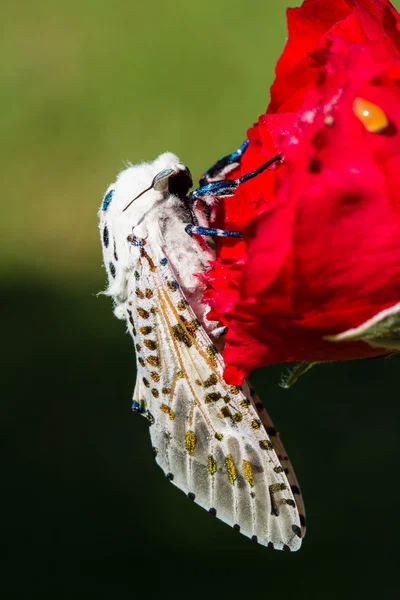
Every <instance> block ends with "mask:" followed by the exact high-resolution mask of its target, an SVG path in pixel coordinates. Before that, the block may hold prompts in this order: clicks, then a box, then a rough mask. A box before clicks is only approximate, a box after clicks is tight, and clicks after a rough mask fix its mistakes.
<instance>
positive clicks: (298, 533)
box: [292, 525, 301, 538]
mask: <svg viewBox="0 0 400 600" xmlns="http://www.w3.org/2000/svg"><path fill="white" fill-rule="evenodd" d="M292 531H293V533H295V534H296V535H297V537H299V538H301V529H300V527H299V526H298V525H292Z"/></svg>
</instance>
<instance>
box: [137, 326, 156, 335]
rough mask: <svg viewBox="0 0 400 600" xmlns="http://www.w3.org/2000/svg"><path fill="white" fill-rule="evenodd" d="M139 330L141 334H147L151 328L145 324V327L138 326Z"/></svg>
mask: <svg viewBox="0 0 400 600" xmlns="http://www.w3.org/2000/svg"><path fill="white" fill-rule="evenodd" d="M139 331H140V333H141V334H142V335H149V333H151V332H152V331H153V328H152V327H149V326H148V325H147V326H146V327H140V328H139Z"/></svg>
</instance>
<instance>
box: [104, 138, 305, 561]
mask: <svg viewBox="0 0 400 600" xmlns="http://www.w3.org/2000/svg"><path fill="white" fill-rule="evenodd" d="M239 150H240V149H239ZM238 152H239V151H238ZM237 154H238V153H233V154H232V155H229V157H224V159H221V161H222V162H221V161H219V163H217V166H218V169H217V168H214V170H213V169H210V170H209V171H208V172H207V173H206V176H205V179H203V180H202V186H201V187H200V188H199V189H198V190H197V191H196V192H194V193H193V192H192V193H191V195H190V196H189V195H188V193H189V190H190V188H191V187H192V178H191V175H190V172H189V170H188V169H187V168H186V167H185V166H184V165H183V164H182V163H181V162H180V160H179V158H178V157H177V156H175V155H174V154H172V153H169V152H168V153H164V154H161V155H160V156H159V157H158V158H156V160H154V161H153V162H145V163H142V164H139V165H130V166H129V167H128V168H127V169H125V170H124V171H122V172H121V173H120V174H119V175H118V177H117V179H116V181H115V183H113V184H112V185H111V186H110V187H109V188H108V190H107V192H106V194H105V197H104V199H103V202H102V205H101V207H100V211H99V217H100V236H101V241H102V247H103V258H104V265H105V268H106V271H107V274H108V288H107V290H106V292H105V293H106V294H107V295H109V296H111V297H112V298H113V301H114V312H115V315H116V316H117V317H118V318H119V319H122V320H124V321H126V324H127V328H128V331H129V333H130V334H131V336H132V338H133V342H134V346H135V350H136V357H137V379H136V385H135V390H134V393H133V401H132V408H133V410H134V411H136V412H138V413H139V414H141V415H142V416H144V417H145V418H146V419H147V420H148V422H149V425H150V436H151V443H152V447H153V451H154V454H155V458H156V461H157V463H158V465H159V466H160V467H161V469H162V470H163V471H164V473H165V475H166V478H167V479H168V480H169V481H170V482H172V483H173V484H174V485H175V486H176V487H178V488H179V489H181V490H182V491H183V492H184V493H185V494H186V495H187V497H188V498H189V499H190V500H192V501H194V502H196V503H197V504H199V505H200V506H202V507H203V508H205V509H206V510H207V511H208V512H209V513H210V514H211V515H213V516H215V517H218V518H219V519H221V520H222V521H224V522H225V523H227V524H228V525H230V526H231V527H233V529H235V530H237V531H240V532H241V533H242V534H244V535H245V536H248V537H249V538H251V539H252V540H253V541H255V542H258V543H259V544H262V545H265V546H268V547H270V548H276V549H280V550H292V551H294V550H298V548H299V547H300V545H301V540H302V537H303V535H304V531H305V519H304V506H303V502H302V498H301V495H300V489H299V486H298V482H297V480H296V476H295V474H294V471H293V469H292V466H291V464H290V462H289V459H288V457H287V454H286V452H285V449H284V447H283V445H282V442H281V441H280V438H279V435H278V434H277V432H276V431H275V429H274V427H273V424H272V422H271V420H270V419H269V416H268V414H267V412H266V410H265V408H264V407H263V404H262V403H261V402H260V400H259V398H258V397H257V395H256V394H255V393H254V391H253V390H252V389H251V388H250V386H249V384H247V383H245V384H244V385H243V386H242V387H236V386H229V385H228V384H227V383H226V382H225V381H224V379H223V376H222V374H223V371H224V362H223V358H222V355H221V350H222V347H223V335H222V334H223V333H224V329H223V328H222V327H221V324H220V323H217V322H212V321H209V320H208V319H207V318H206V313H207V311H208V308H207V306H206V305H204V304H203V303H202V302H201V298H202V295H203V292H204V284H203V283H202V280H201V278H199V277H198V276H196V274H199V273H200V274H201V273H204V272H205V271H206V270H208V269H209V268H210V261H211V260H213V258H214V252H213V250H212V248H211V247H210V245H209V244H208V243H207V241H206V239H205V238H204V237H203V236H202V235H201V234H202V233H204V232H208V233H210V232H217V233H215V234H216V235H229V234H234V232H233V233H232V232H223V231H222V232H221V231H220V230H216V229H207V228H204V227H199V226H198V224H197V222H198V221H197V218H196V214H195V211H194V209H193V203H192V200H198V199H199V198H202V199H205V200H206V201H207V202H209V203H212V196H213V195H214V197H215V196H218V195H224V194H225V193H229V190H231V191H232V185H233V184H232V183H231V184H226V182H225V181H218V176H217V171H218V172H219V173H220V174H221V173H223V172H224V171H227V170H228V168H229V166H230V165H231V164H233V162H234V160H236V155H237ZM232 157H233V158H232ZM228 158H230V161H229V160H227V159H228ZM207 174H208V175H207ZM207 177H208V179H207ZM212 181H213V182H212ZM237 182H239V183H237V184H238V185H239V184H240V183H241V182H240V181H239V180H237ZM229 186H230V187H229ZM218 232H220V233H218Z"/></svg>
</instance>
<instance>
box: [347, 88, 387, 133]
mask: <svg viewBox="0 0 400 600" xmlns="http://www.w3.org/2000/svg"><path fill="white" fill-rule="evenodd" d="M353 112H354V114H355V115H356V117H357V119H359V120H360V121H361V123H362V124H363V125H364V127H365V129H366V130H367V131H369V132H371V133H379V132H380V131H383V130H384V129H386V127H387V126H388V125H389V119H388V118H387V116H386V113H385V112H384V111H383V110H382V109H381V108H380V107H379V106H377V105H376V104H373V103H372V102H369V101H368V100H365V99H364V98H360V97H357V98H356V99H355V100H354V102H353Z"/></svg>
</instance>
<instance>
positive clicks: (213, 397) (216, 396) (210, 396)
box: [204, 392, 222, 404]
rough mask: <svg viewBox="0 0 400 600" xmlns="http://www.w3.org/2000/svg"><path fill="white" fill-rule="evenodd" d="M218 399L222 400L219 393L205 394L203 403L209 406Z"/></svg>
mask: <svg viewBox="0 0 400 600" xmlns="http://www.w3.org/2000/svg"><path fill="white" fill-rule="evenodd" d="M220 398H222V396H221V394H220V393H219V392H211V393H210V394H206V396H205V398H204V402H205V403H206V404H210V402H217V401H218V400H220Z"/></svg>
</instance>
